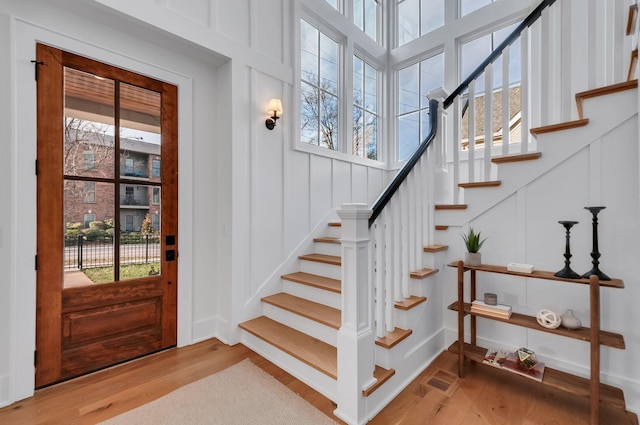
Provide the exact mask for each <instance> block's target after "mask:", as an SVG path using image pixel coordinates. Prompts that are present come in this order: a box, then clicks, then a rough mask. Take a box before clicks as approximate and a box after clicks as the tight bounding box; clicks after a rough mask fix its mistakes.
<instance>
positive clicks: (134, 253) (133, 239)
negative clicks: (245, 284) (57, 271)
mask: <svg viewBox="0 0 640 425" xmlns="http://www.w3.org/2000/svg"><path fill="white" fill-rule="evenodd" d="M114 252H115V247H114V237H113V236H110V235H107V236H97V237H92V238H90V239H88V238H87V236H86V235H77V236H76V235H72V236H65V238H64V269H65V270H82V269H90V268H94V267H109V266H113V262H114V260H113V257H114ZM159 261H160V235H142V234H139V233H123V234H121V235H120V264H121V265H124V264H147V263H157V262H159Z"/></svg>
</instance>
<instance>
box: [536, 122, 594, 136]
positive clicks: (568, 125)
mask: <svg viewBox="0 0 640 425" xmlns="http://www.w3.org/2000/svg"><path fill="white" fill-rule="evenodd" d="M587 124H589V120H588V119H581V120H575V121H566V122H561V123H559V124H551V125H544V126H542V127H535V128H532V129H531V130H529V133H531V134H533V135H534V136H537V135H538V134H544V133H552V132H554V131H562V130H569V129H572V128H578V127H584V126H585V125H587Z"/></svg>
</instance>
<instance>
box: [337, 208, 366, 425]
mask: <svg viewBox="0 0 640 425" xmlns="http://www.w3.org/2000/svg"><path fill="white" fill-rule="evenodd" d="M338 216H339V217H340V219H341V221H342V229H341V232H342V237H341V242H342V326H341V327H340V330H339V331H338V397H337V398H338V399H337V400H336V402H337V405H338V407H337V409H336V410H335V411H334V414H335V415H336V416H337V417H339V418H340V419H342V420H344V421H345V422H347V423H348V424H351V425H356V424H358V425H359V424H365V423H367V422H368V419H369V418H368V417H367V409H366V398H365V397H364V395H363V393H362V390H363V389H366V388H368V387H370V386H371V385H373V384H374V383H375V378H374V377H373V371H374V369H375V360H374V349H375V345H374V344H375V335H374V329H373V280H372V279H371V242H370V233H369V217H371V210H370V209H369V208H368V207H367V206H366V205H364V204H344V205H342V209H340V210H338Z"/></svg>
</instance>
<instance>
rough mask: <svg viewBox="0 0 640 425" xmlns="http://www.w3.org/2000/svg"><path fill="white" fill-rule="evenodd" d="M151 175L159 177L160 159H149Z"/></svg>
mask: <svg viewBox="0 0 640 425" xmlns="http://www.w3.org/2000/svg"><path fill="white" fill-rule="evenodd" d="M151 176H153V177H160V160H159V159H154V160H152V161H151Z"/></svg>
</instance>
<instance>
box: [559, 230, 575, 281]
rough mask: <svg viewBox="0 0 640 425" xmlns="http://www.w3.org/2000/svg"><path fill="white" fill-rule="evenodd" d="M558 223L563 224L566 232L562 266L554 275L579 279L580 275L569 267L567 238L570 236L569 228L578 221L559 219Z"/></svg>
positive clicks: (569, 253)
mask: <svg viewBox="0 0 640 425" xmlns="http://www.w3.org/2000/svg"><path fill="white" fill-rule="evenodd" d="M558 223H560V224H562V225H563V226H564V228H565V229H566V232H567V233H566V236H565V240H566V243H565V249H564V268H563V269H562V270H560V271H559V272H557V273H556V274H555V275H554V276H557V277H564V278H567V279H580V275H579V274H578V273H576V272H574V271H573V270H572V269H571V248H570V244H569V240H570V238H571V228H572V227H573V226H574V225H575V224H578V222H577V221H559V222H558Z"/></svg>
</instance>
